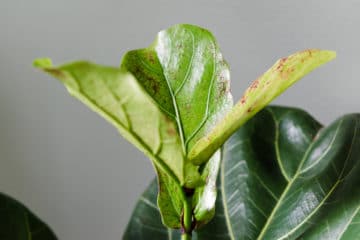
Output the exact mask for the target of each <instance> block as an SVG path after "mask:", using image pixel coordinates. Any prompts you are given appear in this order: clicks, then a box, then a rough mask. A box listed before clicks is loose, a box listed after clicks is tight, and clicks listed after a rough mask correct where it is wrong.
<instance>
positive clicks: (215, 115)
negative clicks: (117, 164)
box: [34, 24, 233, 228]
mask: <svg viewBox="0 0 360 240" xmlns="http://www.w3.org/2000/svg"><path fill="white" fill-rule="evenodd" d="M34 66H36V67H38V68H41V69H43V70H44V71H45V72H47V73H49V74H51V75H52V76H54V77H55V78H58V79H59V80H60V81H61V82H62V83H63V84H64V85H65V86H66V88H67V89H68V91H69V92H70V94H71V95H73V96H74V97H76V98H78V99H79V100H80V101H82V102H83V103H85V104H86V105H87V106H89V107H90V108H91V109H92V110H94V111H95V112H97V113H99V114H100V115H101V116H103V117H104V118H105V119H107V120H108V121H109V122H110V123H112V124H113V125H114V126H115V127H116V128H117V129H118V130H119V131H120V133H121V134H122V135H123V136H124V137H125V138H126V139H127V140H129V141H130V142H131V143H133V144H134V145H135V146H137V147H138V148H139V149H140V150H141V151H142V152H144V153H145V154H146V155H147V156H148V157H149V158H150V159H151V160H152V162H153V164H154V167H155V169H156V171H157V173H158V180H159V184H160V190H161V191H160V193H159V200H158V204H159V206H160V209H161V212H162V219H163V221H164V223H165V224H166V225H167V226H169V227H173V228H178V227H180V216H181V214H182V211H183V205H184V204H185V202H186V197H185V196H184V192H183V189H182V187H186V188H191V189H194V188H197V187H200V188H201V189H199V190H197V196H198V198H197V199H198V200H199V201H200V202H194V205H196V206H202V202H201V201H202V199H203V198H202V197H201V196H202V194H205V193H209V192H210V190H209V189H210V187H209V186H211V188H212V186H213V185H214V184H213V183H214V181H215V178H216V175H214V174H212V178H213V180H211V181H208V182H209V184H210V185H209V186H208V187H207V186H206V185H204V184H205V183H206V180H207V179H209V176H206V174H210V173H211V172H214V171H215V172H217V169H216V170H215V169H213V168H214V167H210V165H214V164H215V161H212V163H210V164H209V167H206V168H205V169H213V170H211V171H208V170H206V173H202V172H199V167H198V166H196V165H194V164H193V163H192V162H191V161H189V160H188V158H187V154H188V152H189V151H190V149H191V148H192V146H193V145H194V143H195V142H197V141H198V139H200V138H202V137H204V136H205V135H206V134H208V133H209V132H210V131H211V130H212V129H213V128H214V126H215V123H216V122H217V121H219V120H220V119H221V118H222V116H223V115H224V114H225V113H226V112H228V111H229V109H230V108H231V107H232V104H233V102H232V97H231V94H230V92H229V69H228V66H227V64H226V62H225V61H224V60H223V58H222V55H221V53H220V51H219V48H218V46H217V43H216V40H215V38H214V37H213V35H212V34H211V33H210V32H208V31H207V30H205V29H202V28H199V27H196V26H192V25H186V24H182V25H175V26H173V27H171V28H169V29H167V30H164V31H161V32H160V33H159V34H158V35H157V38H156V40H155V41H154V43H153V44H151V45H150V46H149V47H148V48H145V49H139V50H133V51H130V52H128V53H126V54H125V56H124V57H123V59H122V63H121V66H120V68H116V67H105V66H100V65H96V64H93V63H89V62H74V63H70V64H66V65H62V66H59V67H53V66H52V65H51V60H49V59H38V60H36V61H35V62H34ZM215 165H217V166H218V165H219V164H215ZM215 165H214V166H215ZM211 191H213V190H211ZM212 202H213V203H214V201H212ZM213 208H214V204H212V206H210V205H209V204H208V206H206V208H202V210H201V212H202V213H201V214H200V215H199V220H209V219H208V216H209V215H208V213H207V212H213V211H214V210H213ZM210 215H211V214H210Z"/></svg>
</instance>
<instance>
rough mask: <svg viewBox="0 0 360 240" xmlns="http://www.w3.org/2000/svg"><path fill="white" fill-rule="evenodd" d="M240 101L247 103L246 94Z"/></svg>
mask: <svg viewBox="0 0 360 240" xmlns="http://www.w3.org/2000/svg"><path fill="white" fill-rule="evenodd" d="M240 103H241V104H245V103H246V97H245V96H243V97H242V98H241V100H240Z"/></svg>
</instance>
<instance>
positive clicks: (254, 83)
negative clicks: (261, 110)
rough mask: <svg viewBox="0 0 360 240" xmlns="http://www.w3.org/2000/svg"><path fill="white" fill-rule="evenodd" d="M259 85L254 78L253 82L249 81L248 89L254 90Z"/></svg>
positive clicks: (257, 80)
mask: <svg viewBox="0 0 360 240" xmlns="http://www.w3.org/2000/svg"><path fill="white" fill-rule="evenodd" d="M258 86H259V79H256V80H255V81H254V82H252V83H251V85H250V87H249V90H255V89H257V88H258Z"/></svg>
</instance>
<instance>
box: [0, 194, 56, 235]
mask: <svg viewBox="0 0 360 240" xmlns="http://www.w3.org/2000/svg"><path fill="white" fill-rule="evenodd" d="M0 239H1V240H56V239H57V238H56V237H55V234H54V233H53V232H52V231H51V229H50V228H49V227H48V226H47V225H46V224H45V223H44V222H42V221H41V220H40V219H39V218H38V217H36V216H35V215H34V214H33V213H32V212H30V210H29V209H27V208H26V207H25V206H23V205H22V204H21V203H19V202H18V201H16V200H14V199H12V198H11V197H9V196H6V195H4V194H2V193H0Z"/></svg>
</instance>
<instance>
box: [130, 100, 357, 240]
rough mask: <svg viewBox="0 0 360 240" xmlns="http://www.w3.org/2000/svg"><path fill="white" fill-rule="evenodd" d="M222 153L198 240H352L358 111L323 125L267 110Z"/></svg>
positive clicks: (300, 114)
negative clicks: (211, 211)
mask: <svg viewBox="0 0 360 240" xmlns="http://www.w3.org/2000/svg"><path fill="white" fill-rule="evenodd" d="M222 151H223V153H222V158H223V159H222V164H221V169H220V174H219V178H218V198H217V200H216V214H215V216H214V218H213V219H212V220H211V222H210V223H209V224H207V225H206V226H204V227H201V228H199V229H197V230H196V238H197V239H199V240H202V239H204V240H205V239H206V240H211V239H217V240H218V239H220V240H222V239H224V240H234V239H258V240H260V239H277V240H281V239H304V240H307V239H341V240H352V239H358V237H359V235H360V226H359V218H360V217H359V207H360V205H359V203H360V189H359V188H358V186H359V183H360V114H350V115H345V116H343V117H341V118H339V119H338V120H336V121H335V122H333V123H332V124H330V125H329V126H328V127H322V126H321V125H320V124H319V123H318V122H317V121H316V120H315V119H313V118H312V117H311V116H310V115H309V114H307V113H306V112H304V111H302V110H299V109H295V108H285V107H268V108H266V109H264V110H263V111H261V112H259V113H258V114H257V115H256V116H255V117H254V118H253V119H251V120H250V121H249V122H247V123H246V124H245V125H244V126H243V127H242V128H240V129H239V130H238V131H237V132H236V133H235V134H234V135H233V136H232V137H231V138H230V139H229V140H228V141H227V142H226V144H225V145H224V147H223V150H222ZM148 191H154V189H148V190H147V191H146V192H148ZM155 191H156V189H155ZM138 206H139V205H138ZM138 206H137V207H136V209H137V208H138ZM145 215H146V211H142V212H137V213H136V212H134V215H133V218H132V219H131V221H134V219H135V218H136V217H140V216H141V217H145ZM153 223H154V222H153ZM131 228H133V226H132V225H131V224H130V225H129V226H128V229H127V231H131ZM165 230H166V229H165ZM138 236H139V235H138ZM128 239H140V240H141V239H153V238H141V237H138V238H128ZM154 239H155V238H154Z"/></svg>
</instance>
